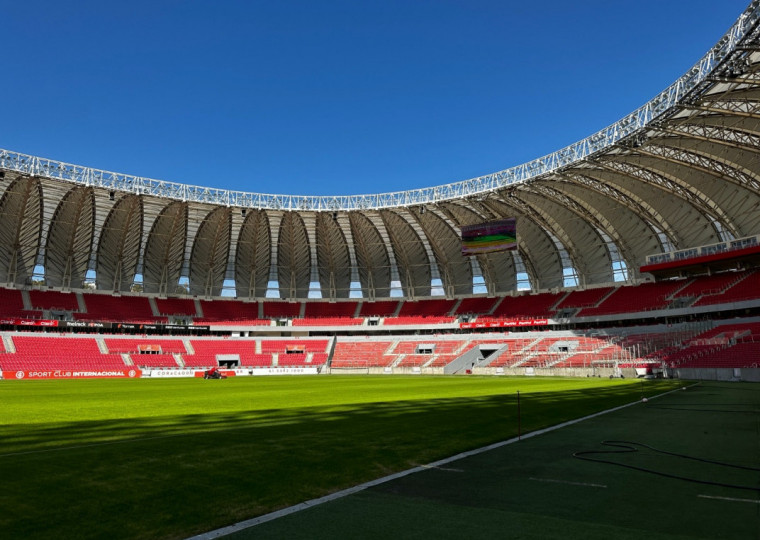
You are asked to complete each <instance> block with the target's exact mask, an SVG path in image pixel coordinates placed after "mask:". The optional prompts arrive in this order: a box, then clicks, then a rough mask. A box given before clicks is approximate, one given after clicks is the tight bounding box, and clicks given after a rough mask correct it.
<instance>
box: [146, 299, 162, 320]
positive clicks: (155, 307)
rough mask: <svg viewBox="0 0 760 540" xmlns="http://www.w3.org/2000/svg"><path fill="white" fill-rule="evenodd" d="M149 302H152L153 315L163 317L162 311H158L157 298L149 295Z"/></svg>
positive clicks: (151, 310)
mask: <svg viewBox="0 0 760 540" xmlns="http://www.w3.org/2000/svg"><path fill="white" fill-rule="evenodd" d="M148 304H150V312H151V313H152V314H153V316H154V317H156V318H158V317H161V313H159V311H158V305H157V304H156V299H155V298H153V297H152V296H149V297H148Z"/></svg>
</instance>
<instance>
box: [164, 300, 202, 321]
mask: <svg viewBox="0 0 760 540" xmlns="http://www.w3.org/2000/svg"><path fill="white" fill-rule="evenodd" d="M156 307H157V308H158V312H159V313H160V314H161V315H175V316H178V315H179V316H185V317H194V316H195V315H196V309H195V302H194V301H193V300H191V299H189V298H156Z"/></svg>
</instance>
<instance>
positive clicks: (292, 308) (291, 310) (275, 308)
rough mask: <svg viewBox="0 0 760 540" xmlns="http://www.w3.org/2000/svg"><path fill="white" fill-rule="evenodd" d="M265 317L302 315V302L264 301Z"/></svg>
mask: <svg viewBox="0 0 760 540" xmlns="http://www.w3.org/2000/svg"><path fill="white" fill-rule="evenodd" d="M262 306H263V307H264V317H267V318H270V319H294V318H296V317H299V316H300V315H301V303H300V302H273V301H269V302H263V303H262Z"/></svg>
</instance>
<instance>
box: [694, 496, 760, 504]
mask: <svg viewBox="0 0 760 540" xmlns="http://www.w3.org/2000/svg"><path fill="white" fill-rule="evenodd" d="M697 497H701V498H702V499H717V500H719V501H731V502H748V503H753V504H760V501H758V500H756V499H734V498H733V497H714V496H712V495H697Z"/></svg>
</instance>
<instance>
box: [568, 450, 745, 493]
mask: <svg viewBox="0 0 760 540" xmlns="http://www.w3.org/2000/svg"><path fill="white" fill-rule="evenodd" d="M602 445H604V446H612V447H614V448H621V450H583V451H580V452H575V453H574V454H573V457H574V458H577V459H581V460H583V461H591V462H593V463H607V464H609V465H617V466H618V467H625V468H626V469H632V470H634V471H641V472H646V473H650V474H656V475H657V476H663V477H665V478H673V479H675V480H684V481H686V482H694V483H697V484H706V485H709V486H719V487H727V488H733V489H743V490H747V491H758V492H760V486H737V485H734V484H725V483H722V482H711V481H709V480H700V479H698V478H689V477H686V476H679V475H676V474H670V473H665V472H660V471H655V470H653V469H647V468H644V467H636V466H635V465H627V464H625V463H618V462H617V461H611V460H608V459H597V458H592V457H588V456H592V455H599V454H627V453H630V452H638V451H639V449H638V448H637V447H642V448H647V449H649V450H651V451H653V452H656V453H658V454H664V455H667V456H674V457H679V458H683V459H690V460H692V461H699V462H701V463H709V464H712V465H719V466H721V467H729V468H732V469H741V470H745V471H757V472H760V468H757V467H747V466H744V465H734V464H732V463H725V462H722V461H714V460H710V459H704V458H698V457H694V456H687V455H684V454H676V453H675V452H668V451H665V450H658V449H657V448H654V447H652V446H649V445H646V444H643V443H639V442H634V441H602Z"/></svg>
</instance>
